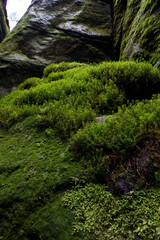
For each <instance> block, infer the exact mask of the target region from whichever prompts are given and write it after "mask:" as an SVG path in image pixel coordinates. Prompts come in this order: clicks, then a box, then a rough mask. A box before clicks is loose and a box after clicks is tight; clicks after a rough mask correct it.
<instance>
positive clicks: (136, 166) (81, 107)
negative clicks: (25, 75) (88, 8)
mask: <svg viewBox="0 0 160 240" xmlns="http://www.w3.org/2000/svg"><path fill="white" fill-rule="evenodd" d="M44 73H45V77H43V78H42V79H38V78H31V79H27V80H26V81H25V82H24V83H22V84H21V85H20V86H19V88H18V90H16V91H14V92H12V93H11V94H9V95H8V96H6V97H4V98H2V99H1V100H0V145H1V148H0V183H1V186H0V196H1V198H0V214H1V219H0V238H2V239H5V240H8V239H13V240H19V239H22V240H26V239H42V240H46V239H49V240H53V239H65V240H67V239H69V240H72V239H74V240H80V239H111V236H114V239H120V238H121V239H125V238H126V236H127V237H128V236H129V238H130V239H134V237H135V238H136V237H139V238H140V239H152V238H151V237H150V236H154V237H156V236H158V237H159V235H158V234H159V229H158V226H157V224H158V220H157V212H156V211H155V208H156V207H157V206H158V204H159V202H158V200H157V199H159V198H158V197H159V195H157V194H159V189H158V188H157V189H156V188H155V189H152V190H147V191H139V190H136V189H142V188H144V187H148V186H153V185H157V186H158V184H159V181H160V180H159V179H160V177H159V176H160V162H159V159H160V152H159V146H160V142H159V139H160V138H159V136H160V130H159V126H160V121H159V114H160V107H159V106H160V96H159V95H158V93H159V87H160V86H159V84H160V73H159V70H158V69H157V68H155V67H152V65H151V64H148V63H136V62H103V63H100V64H92V65H90V64H80V63H64V62H63V63H61V64H59V65H57V64H53V65H51V66H49V67H47V69H46V70H44ZM153 94H154V95H153ZM145 98H146V100H144V99H145ZM124 103H125V105H123V104H124ZM104 115H105V119H106V121H105V122H101V123H97V120H96V118H97V117H99V116H104ZM137 160H138V161H137ZM137 162H138V163H137ZM133 180H134V181H133ZM150 180H151V181H150ZM109 181H112V182H109ZM77 182H78V183H79V184H78V185H77ZM130 182H131V183H132V188H131V185H129V184H130ZM102 183H103V184H106V185H107V189H109V190H110V191H112V192H113V193H114V194H116V195H119V196H120V195H121V196H122V195H123V194H124V193H127V192H129V191H130V190H132V191H134V192H135V193H134V195H133V196H134V197H132V196H128V197H127V196H126V197H123V198H121V199H117V198H116V197H113V196H112V195H111V193H109V192H107V191H106V188H104V187H103V186H102ZM121 183H122V185H124V186H125V187H126V190H124V189H120V187H119V186H120V184H121ZM118 184H119V185H118ZM127 184H128V185H129V187H128V185H127ZM75 185H76V191H75V190H73V191H71V192H68V191H67V190H69V189H71V188H72V187H74V186H75ZM111 185H112V186H115V188H114V189H112V188H111ZM66 191H67V195H65V192H66ZM117 193H118V194H117ZM151 194H152V195H153V196H152V197H151V196H150V195H151ZM141 196H142V197H141ZM72 198H73V201H72ZM78 199H79V200H78ZM143 199H144V201H145V203H144V208H143V207H142V205H141V202H142V201H143ZM149 199H152V203H153V202H154V204H153V205H152V204H151V202H149ZM79 201H80V203H79ZM63 204H65V205H67V206H69V207H71V208H73V209H74V211H71V209H69V208H66V207H64V206H63ZM86 206H87V207H86ZM139 206H140V208H139ZM146 206H149V207H148V208H149V210H146V209H147V207H146ZM142 210H143V216H144V221H142V218H141V216H142ZM133 211H134V212H133ZM147 211H148V212H149V214H148V213H147ZM99 213H100V215H98V214H99ZM134 213H136V214H135V216H134ZM151 213H153V215H152V214H151ZM97 216H99V217H97ZM106 216H107V219H106ZM131 217H132V219H133V221H131ZM112 223H113V224H112ZM150 223H151V224H150ZM157 229H158V230H157ZM73 230H74V235H72V231H73ZM149 234H150V235H149Z"/></svg>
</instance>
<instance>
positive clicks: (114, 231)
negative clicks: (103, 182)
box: [63, 184, 160, 240]
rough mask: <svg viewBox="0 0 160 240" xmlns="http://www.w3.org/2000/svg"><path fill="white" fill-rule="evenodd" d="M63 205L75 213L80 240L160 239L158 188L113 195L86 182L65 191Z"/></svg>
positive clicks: (76, 231) (75, 226)
mask: <svg viewBox="0 0 160 240" xmlns="http://www.w3.org/2000/svg"><path fill="white" fill-rule="evenodd" d="M63 201H64V205H65V206H68V207H69V208H70V209H72V211H74V212H75V216H76V219H75V221H74V224H73V232H74V234H75V236H76V233H82V234H83V235H82V236H83V239H88V238H89V239H96V240H100V239H101V240H106V239H115V240H119V239H121V240H125V239H129V240H131V239H144V240H146V239H148V240H150V239H152V240H153V239H159V238H160V227H159V214H160V212H159V204H160V189H159V188H158V189H150V190H146V191H139V192H135V193H133V194H132V195H130V194H129V195H128V196H125V197H123V198H122V199H116V198H114V197H113V196H112V195H111V194H110V193H109V192H107V191H106V189H105V187H103V186H100V185H95V184H88V185H86V186H85V187H82V188H79V189H77V190H71V191H68V192H67V193H66V194H65V196H64V197H63Z"/></svg>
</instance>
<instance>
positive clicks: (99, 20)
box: [0, 0, 160, 97]
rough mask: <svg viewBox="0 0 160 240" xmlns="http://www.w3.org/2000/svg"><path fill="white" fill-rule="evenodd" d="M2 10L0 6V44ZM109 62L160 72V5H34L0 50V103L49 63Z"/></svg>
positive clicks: (147, 1) (147, 0)
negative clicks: (153, 67) (144, 66)
mask: <svg viewBox="0 0 160 240" xmlns="http://www.w3.org/2000/svg"><path fill="white" fill-rule="evenodd" d="M5 5H6V0H3V2H2V0H0V10H1V12H2V14H1V15H0V16H1V17H3V19H4V20H5V21H6V22H5V21H4V25H3V24H2V21H1V24H2V25H3V27H1V29H0V30H1V32H0V34H1V38H3V37H4V36H5V35H6V32H7V31H8V27H7V20H6V13H5ZM4 26H5V27H6V28H4ZM2 29H5V32H4V31H3V34H2ZM110 59H112V60H119V59H120V60H136V59H138V60H142V61H143V60H146V61H149V62H151V63H152V64H153V65H156V66H158V67H160V1H159V0H87V1H86V0H32V3H31V5H30V7H29V8H28V10H27V12H26V13H25V15H24V16H23V18H22V19H21V20H20V21H19V23H18V24H17V26H16V27H15V28H14V29H13V30H12V31H11V32H10V33H9V34H7V36H6V37H5V39H4V40H3V42H2V43H1V44H0V97H1V96H3V95H5V94H6V93H7V92H8V91H10V90H11V89H13V88H14V87H16V86H17V85H18V84H19V83H21V82H22V81H23V80H25V79H26V78H28V77H32V76H35V77H41V76H42V72H43V69H44V67H46V65H48V64H50V63H52V62H54V63H58V62H61V61H69V62H71V61H79V62H99V61H103V60H110Z"/></svg>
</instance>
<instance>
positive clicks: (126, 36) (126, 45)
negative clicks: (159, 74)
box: [113, 0, 160, 65]
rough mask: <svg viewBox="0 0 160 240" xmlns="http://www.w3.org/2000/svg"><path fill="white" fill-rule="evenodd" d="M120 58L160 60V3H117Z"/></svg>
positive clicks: (144, 0) (129, 0)
mask: <svg viewBox="0 0 160 240" xmlns="http://www.w3.org/2000/svg"><path fill="white" fill-rule="evenodd" d="M113 29H114V47H113V48H114V56H115V58H116V59H118V58H120V59H125V60H135V59H139V60H147V61H150V62H151V63H152V64H153V65H158V64H159V60H160V1H159V0H114V23H113Z"/></svg>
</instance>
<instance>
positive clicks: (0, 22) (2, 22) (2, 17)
mask: <svg viewBox="0 0 160 240" xmlns="http://www.w3.org/2000/svg"><path fill="white" fill-rule="evenodd" d="M6 4H7V1H6V0H0V42H2V41H3V39H4V38H5V36H6V34H7V32H8V31H9V28H8V20H7V13H6Z"/></svg>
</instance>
